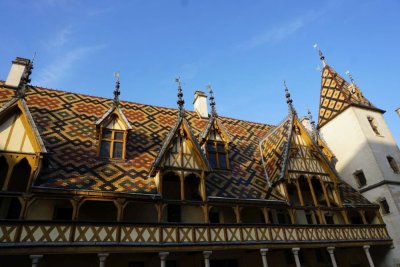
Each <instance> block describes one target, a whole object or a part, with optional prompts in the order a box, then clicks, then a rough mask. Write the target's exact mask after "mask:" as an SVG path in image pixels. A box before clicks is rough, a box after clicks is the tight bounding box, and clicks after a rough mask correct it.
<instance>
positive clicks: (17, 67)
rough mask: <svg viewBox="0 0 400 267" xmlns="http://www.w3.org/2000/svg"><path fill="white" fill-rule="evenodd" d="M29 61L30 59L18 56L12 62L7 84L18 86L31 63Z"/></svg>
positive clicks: (12, 86)
mask: <svg viewBox="0 0 400 267" xmlns="http://www.w3.org/2000/svg"><path fill="white" fill-rule="evenodd" d="M29 63H30V60H29V59H26V58H21V57H17V58H16V59H15V60H14V61H13V62H12V65H11V70H10V72H9V73H8V77H7V80H6V83H5V86H7V87H11V88H17V87H18V86H19V84H20V82H21V78H22V75H23V74H24V72H25V70H26V67H27V66H28V65H29Z"/></svg>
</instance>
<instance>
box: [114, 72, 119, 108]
mask: <svg viewBox="0 0 400 267" xmlns="http://www.w3.org/2000/svg"><path fill="white" fill-rule="evenodd" d="M114 77H115V89H114V106H115V107H118V106H119V95H120V94H121V92H120V91H119V85H120V82H119V72H114Z"/></svg>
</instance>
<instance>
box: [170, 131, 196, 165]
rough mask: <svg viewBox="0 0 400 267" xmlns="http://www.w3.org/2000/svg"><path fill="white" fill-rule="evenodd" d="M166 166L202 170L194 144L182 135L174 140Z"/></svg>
mask: <svg viewBox="0 0 400 267" xmlns="http://www.w3.org/2000/svg"><path fill="white" fill-rule="evenodd" d="M164 166H166V167H177V168H184V169H197V170H200V169H202V168H201V160H200V159H199V157H198V155H196V153H195V152H194V147H193V144H192V143H191V141H190V140H189V139H188V138H186V137H185V136H182V135H178V136H176V137H175V139H174V140H173V142H172V147H171V148H170V149H169V151H168V152H167V156H166V158H165V162H164Z"/></svg>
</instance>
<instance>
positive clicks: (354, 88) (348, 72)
mask: <svg viewBox="0 0 400 267" xmlns="http://www.w3.org/2000/svg"><path fill="white" fill-rule="evenodd" d="M346 75H347V76H349V78H350V81H351V93H352V94H354V93H355V92H356V82H355V81H354V79H353V75H351V73H350V71H348V70H347V71H346Z"/></svg>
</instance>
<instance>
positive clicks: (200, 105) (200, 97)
mask: <svg viewBox="0 0 400 267" xmlns="http://www.w3.org/2000/svg"><path fill="white" fill-rule="evenodd" d="M193 105H194V111H196V112H197V114H198V115H199V116H200V118H203V119H206V118H208V106H207V95H206V94H205V93H204V92H202V91H196V92H195V93H194V101H193Z"/></svg>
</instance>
